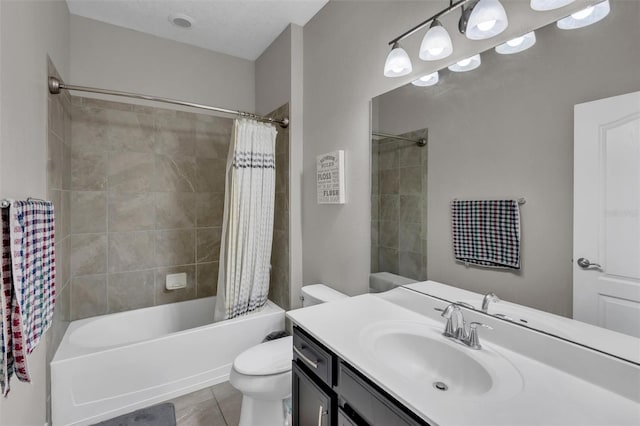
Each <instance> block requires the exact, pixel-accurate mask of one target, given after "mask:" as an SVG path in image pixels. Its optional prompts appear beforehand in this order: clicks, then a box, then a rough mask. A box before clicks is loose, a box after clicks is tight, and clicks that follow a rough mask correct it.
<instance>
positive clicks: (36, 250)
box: [0, 200, 56, 395]
mask: <svg viewBox="0 0 640 426" xmlns="http://www.w3.org/2000/svg"><path fill="white" fill-rule="evenodd" d="M5 212H6V209H5V210H4V211H3V214H2V219H3V220H2V230H3V235H2V242H3V247H2V280H1V282H0V283H1V285H2V305H1V307H2V311H3V312H2V333H0V334H2V343H3V351H2V362H1V363H0V364H1V368H2V377H1V379H0V382H1V384H2V387H3V389H2V390H3V392H4V394H5V395H6V394H7V393H8V392H9V378H10V377H11V374H12V373H13V372H15V373H16V377H18V379H19V380H21V381H25V382H29V381H30V380H31V379H30V377H29V371H28V367H27V357H26V356H27V354H30V353H31V352H32V351H33V350H34V349H35V347H36V346H37V345H38V342H39V341H40V338H41V337H42V336H43V335H44V333H45V332H46V331H47V329H48V328H49V326H50V325H51V322H52V319H53V309H54V305H55V294H56V292H55V278H56V267H55V244H54V239H55V226H54V221H55V217H54V209H53V204H52V203H50V202H46V201H30V200H29V201H14V202H13V203H12V204H11V206H10V208H9V214H8V217H7V216H6V214H5ZM7 231H8V238H7V235H6V234H7ZM7 239H8V241H7ZM7 242H8V244H6V243H7ZM7 310H8V311H9V313H7ZM8 317H10V321H9V324H7V319H8Z"/></svg>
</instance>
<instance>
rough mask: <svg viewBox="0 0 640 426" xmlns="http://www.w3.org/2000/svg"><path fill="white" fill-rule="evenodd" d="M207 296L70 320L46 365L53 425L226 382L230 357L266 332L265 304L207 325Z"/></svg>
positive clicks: (272, 324)
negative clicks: (49, 365) (259, 307)
mask: <svg viewBox="0 0 640 426" xmlns="http://www.w3.org/2000/svg"><path fill="white" fill-rule="evenodd" d="M214 305H215V297H208V298H203V299H197V300H191V301H187V302H179V303H173V304H169V305H162V306H154V307H151V308H145V309H137V310H133V311H128V312H122V313H117V314H110V315H103V316H99V317H94V318H88V319H84V320H79V321H73V322H72V323H71V324H70V325H69V328H68V329H67V331H66V333H65V335H64V337H63V339H62V342H61V343H60V347H59V348H58V350H57V351H56V354H55V356H54V358H53V360H52V361H51V410H52V422H53V426H62V425H88V424H93V423H96V422H99V421H102V420H105V419H109V418H112V417H115V416H118V415H121V414H124V413H127V412H130V411H133V410H136V409H138V408H142V407H146V406H149V405H153V404H155V403H158V402H161V401H165V400H167V399H171V398H174V397H177V396H180V395H184V394H187V393H189V392H193V391H196V390H198V389H202V388H205V387H208V386H213V385H215V384H217V383H220V382H223V381H226V380H227V379H228V377H229V372H230V370H231V365H232V363H233V360H234V358H235V357H236V356H237V355H238V354H239V353H240V352H242V351H244V350H245V349H247V348H249V347H251V346H253V345H256V344H258V343H260V342H261V341H262V340H263V339H264V337H265V336H266V335H267V334H269V333H270V332H272V331H278V330H284V310H282V309H281V308H280V307H278V306H277V305H275V304H274V303H272V302H270V301H269V302H267V304H266V305H265V306H263V307H262V308H261V309H260V310H258V311H255V312H252V313H250V314H248V315H246V316H243V317H239V318H234V319H231V320H227V321H222V322H217V323H214V322H213V312H214Z"/></svg>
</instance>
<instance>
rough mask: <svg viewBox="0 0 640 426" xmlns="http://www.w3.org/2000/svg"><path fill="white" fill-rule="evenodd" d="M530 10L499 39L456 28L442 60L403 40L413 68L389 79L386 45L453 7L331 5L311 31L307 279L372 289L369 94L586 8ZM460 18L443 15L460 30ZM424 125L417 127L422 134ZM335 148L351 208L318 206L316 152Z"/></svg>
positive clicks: (514, 8) (307, 37)
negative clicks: (469, 36) (425, 57)
mask: <svg viewBox="0 0 640 426" xmlns="http://www.w3.org/2000/svg"><path fill="white" fill-rule="evenodd" d="M583 5H584V1H580V0H579V1H577V2H575V3H573V4H572V5H571V6H570V7H566V8H564V9H560V10H556V11H552V12H545V13H532V12H531V9H530V8H529V2H526V1H513V2H509V3H507V4H506V7H507V13H508V14H509V23H510V25H509V28H508V29H507V30H506V31H505V32H504V33H503V34H501V35H500V36H499V37H496V38H494V39H490V40H484V41H469V40H466V39H465V38H464V37H463V36H461V35H459V34H457V33H456V32H453V31H452V38H453V42H454V45H455V46H456V48H455V52H454V55H452V56H451V57H449V58H447V60H444V61H437V62H434V63H428V62H423V61H420V60H418V59H417V53H416V52H417V50H418V47H419V44H420V41H421V37H420V36H418V35H416V36H413V37H411V38H410V39H407V40H406V42H405V43H403V45H404V47H405V48H406V49H407V50H408V51H409V52H411V57H412V58H413V65H414V72H413V73H412V74H411V75H409V76H406V77H402V78H398V79H390V78H385V77H384V76H383V74H382V69H383V65H384V61H385V57H386V55H387V54H388V52H389V48H388V46H387V43H388V41H389V40H391V39H392V38H394V37H396V36H397V35H399V34H400V33H402V32H403V31H405V30H406V29H408V28H411V27H412V26H414V25H415V24H416V22H417V21H419V20H420V19H422V18H423V17H427V16H430V15H432V14H434V13H435V12H437V11H438V10H440V9H441V8H442V7H444V6H446V5H445V4H443V3H439V2H423V1H417V2H395V1H393V2H391V1H388V2H329V3H327V5H326V6H325V7H324V8H323V9H322V10H321V11H320V12H319V13H318V14H317V15H316V16H314V17H313V19H311V21H309V22H308V23H307V25H305V28H304V51H305V60H304V156H303V158H304V160H303V161H304V171H305V173H304V177H303V183H302V185H303V186H302V194H303V199H302V221H303V228H302V232H303V235H304V247H303V265H304V276H303V278H304V283H305V284H311V283H313V282H325V283H327V284H330V285H332V286H333V287H335V288H336V289H338V290H340V291H343V292H346V293H348V294H351V295H353V294H359V293H364V292H366V291H367V287H368V275H369V270H370V269H369V268H370V253H369V252H370V244H371V240H370V219H371V215H370V207H371V201H370V157H371V153H370V149H371V145H370V144H371V140H370V134H369V128H370V113H369V109H370V107H369V104H370V101H371V98H373V97H375V96H378V95H380V94H381V93H384V92H386V91H389V90H391V89H394V88H396V87H399V86H400V85H403V84H405V83H408V82H410V81H412V80H414V79H416V78H417V77H419V76H420V75H423V74H426V73H428V72H432V71H434V70H436V69H438V68H441V67H442V66H445V65H448V64H450V63H453V62H455V61H457V60H460V59H462V58H464V57H466V56H469V54H470V53H472V52H475V51H477V50H479V49H487V48H489V47H491V46H492V45H494V44H495V43H501V42H504V41H506V40H508V39H510V38H513V37H515V36H518V35H520V34H521V33H523V32H526V31H529V30H531V29H533V28H538V27H540V26H542V25H545V24H547V23H549V22H551V21H554V20H555V19H557V18H559V17H561V16H566V14H568V13H571V12H572V11H575V10H578V9H580V8H581V7H583ZM455 15H456V14H450V15H449V16H447V17H446V18H445V19H443V24H445V25H448V26H453V27H455V21H456V19H457V17H456V16H455ZM421 127H424V125H419V126H416V127H415V128H416V129H418V128H421ZM335 149H344V150H345V153H346V185H347V188H346V190H347V203H346V204H344V205H318V204H317V203H316V182H315V161H316V156H317V155H320V154H322V153H325V152H328V151H332V150H335Z"/></svg>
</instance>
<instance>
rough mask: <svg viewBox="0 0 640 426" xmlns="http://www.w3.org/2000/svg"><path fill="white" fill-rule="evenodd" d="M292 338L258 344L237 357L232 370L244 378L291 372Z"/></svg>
mask: <svg viewBox="0 0 640 426" xmlns="http://www.w3.org/2000/svg"><path fill="white" fill-rule="evenodd" d="M292 347H293V337H292V336H287V337H283V338H280V339H276V340H271V341H269V342H264V343H260V344H259V345H256V346H254V347H252V348H249V349H247V350H246V351H244V352H242V353H241V354H240V355H238V356H237V357H236V359H235V361H234V362H233V369H234V370H235V371H236V372H238V373H240V374H243V375H246V376H270V375H274V374H280V373H286V372H288V371H290V370H291V360H292V359H293V351H292Z"/></svg>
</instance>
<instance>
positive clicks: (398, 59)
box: [384, 42, 413, 77]
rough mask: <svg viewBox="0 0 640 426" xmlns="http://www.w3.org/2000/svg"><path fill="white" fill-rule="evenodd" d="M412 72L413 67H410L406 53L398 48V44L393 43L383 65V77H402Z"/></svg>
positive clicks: (409, 60)
mask: <svg viewBox="0 0 640 426" xmlns="http://www.w3.org/2000/svg"><path fill="white" fill-rule="evenodd" d="M412 70H413V67H412V66H411V59H409V55H407V52H406V51H405V50H404V49H403V48H402V47H401V46H400V43H398V42H395V43H394V44H393V47H392V48H391V52H389V55H387V60H386V61H385V63H384V76H385V77H402V76H404V75H407V74H409V73H410V72H411V71H412Z"/></svg>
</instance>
